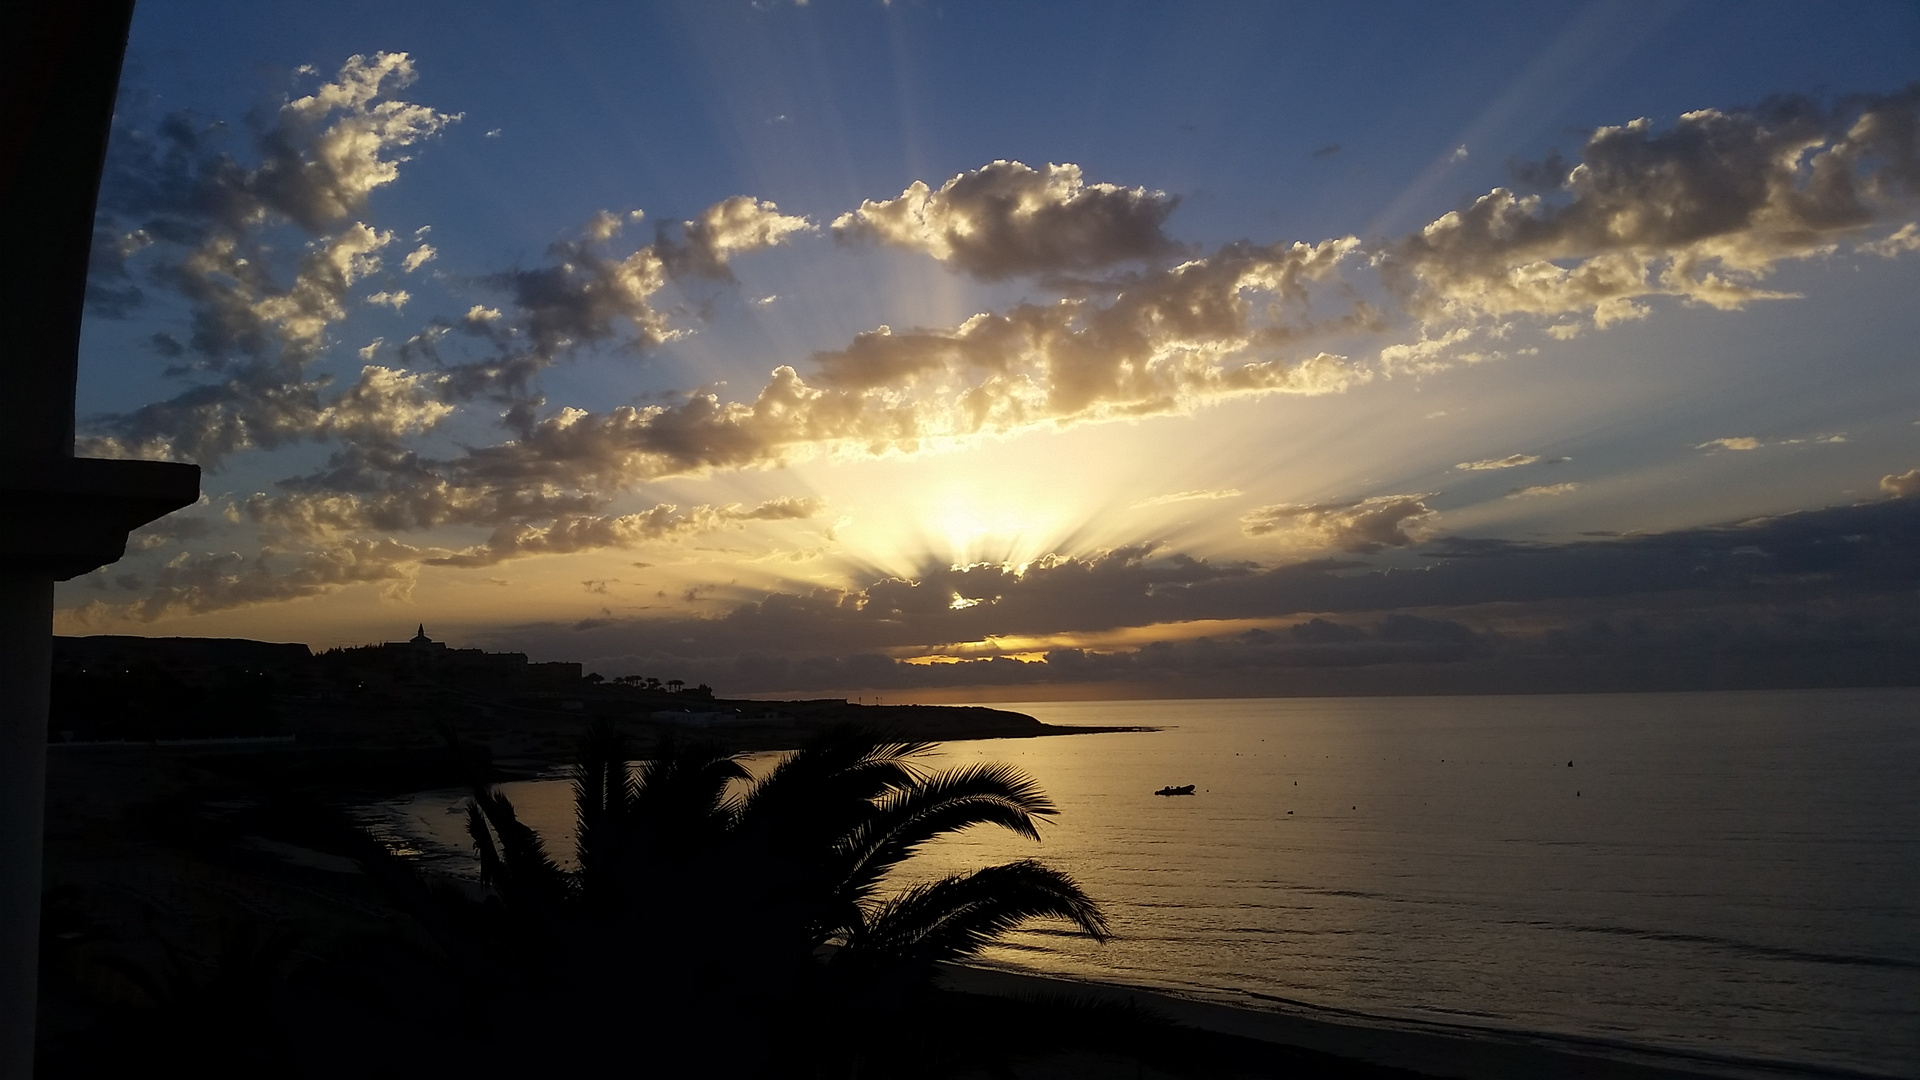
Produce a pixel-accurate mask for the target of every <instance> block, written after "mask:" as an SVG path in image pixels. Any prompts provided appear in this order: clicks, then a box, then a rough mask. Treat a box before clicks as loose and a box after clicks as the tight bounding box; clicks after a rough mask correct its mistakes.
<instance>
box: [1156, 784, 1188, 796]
mask: <svg viewBox="0 0 1920 1080" xmlns="http://www.w3.org/2000/svg"><path fill="white" fill-rule="evenodd" d="M1154 794H1155V795H1191V794H1193V785H1192V784H1184V785H1182V786H1180V787H1173V786H1172V785H1168V786H1167V787H1163V788H1161V789H1160V790H1159V791H1156V792H1154Z"/></svg>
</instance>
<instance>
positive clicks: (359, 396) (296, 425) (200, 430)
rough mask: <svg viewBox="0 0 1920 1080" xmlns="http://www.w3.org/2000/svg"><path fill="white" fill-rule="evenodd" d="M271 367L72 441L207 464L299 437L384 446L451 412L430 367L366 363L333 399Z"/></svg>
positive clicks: (89, 447) (96, 452)
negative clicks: (413, 369)
mask: <svg viewBox="0 0 1920 1080" xmlns="http://www.w3.org/2000/svg"><path fill="white" fill-rule="evenodd" d="M277 374H278V373H277V372H269V373H264V374H263V373H260V372H256V371H243V372H242V373H240V375H239V376H238V377H236V378H233V379H230V380H228V381H227V382H224V383H217V384H211V385H205V386H199V387H195V388H194V389H192V390H189V391H187V392H186V393H183V394H179V395H176V396H175V397H173V398H170V399H168V400H166V401H161V402H156V403H154V404H152V405H146V406H143V407H141V408H139V409H137V410H135V411H133V412H131V413H127V414H125V415H122V416H118V417H114V418H113V422H112V425H111V427H110V429H109V430H110V433H105V434H94V435H86V436H82V437H81V438H80V439H79V440H77V442H76V447H77V449H78V450H79V451H80V452H81V453H83V454H87V455H90V456H94V457H133V458H162V459H164V458H185V459H187V460H190V461H197V462H200V463H202V464H205V465H209V466H211V465H217V464H218V463H219V462H220V461H221V460H222V459H224V458H225V457H227V456H228V455H230V454H233V453H236V452H239V451H242V450H249V449H272V448H275V447H279V446H284V445H288V444H291V443H296V442H300V441H303V440H322V439H334V438H348V439H360V440H366V441H369V442H373V443H379V444H386V445H390V444H392V443H394V442H395V441H397V440H399V439H400V438H402V437H404V436H408V435H414V434H418V433H419V432H422V431H425V430H427V429H429V428H431V427H433V426H434V425H436V424H437V423H439V422H440V421H441V420H443V419H445V418H446V417H447V416H449V415H451V414H452V412H453V406H451V405H448V404H447V403H446V402H445V401H443V400H442V399H441V398H442V392H441V391H442V387H443V385H444V383H445V381H446V378H445V376H443V375H439V374H437V373H436V374H418V373H412V372H407V371H401V370H396V369H393V368H387V367H380V366H377V365H369V366H367V367H364V368H362V369H361V372H360V377H359V379H357V380H356V381H355V382H354V384H353V385H352V386H350V387H348V388H347V390H346V391H345V392H344V393H343V394H341V395H340V396H339V397H337V398H334V399H332V400H324V399H323V397H322V392H323V391H324V390H325V389H326V388H327V387H328V385H329V382H330V380H328V379H326V378H319V379H296V380H283V379H281V378H278V377H276V376H277Z"/></svg>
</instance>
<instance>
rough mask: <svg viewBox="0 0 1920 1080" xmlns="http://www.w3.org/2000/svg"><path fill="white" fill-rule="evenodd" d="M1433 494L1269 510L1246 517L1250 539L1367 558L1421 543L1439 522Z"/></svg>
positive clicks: (1244, 522)
mask: <svg viewBox="0 0 1920 1080" xmlns="http://www.w3.org/2000/svg"><path fill="white" fill-rule="evenodd" d="M1430 497H1431V496H1427V495H1376V496H1373V497H1372V498H1368V499H1362V500H1360V501H1359V502H1351V503H1321V504H1318V505H1312V506H1306V505H1294V504H1285V503H1283V504H1281V505H1277V506H1263V507H1260V508H1259V509H1258V510H1253V511H1250V512H1248V513H1246V514H1243V515H1242V516H1241V518H1240V523H1241V529H1242V531H1244V532H1245V533H1246V534H1247V535H1248V536H1276V537H1278V538H1281V539H1285V540H1289V541H1291V542H1292V543H1294V544H1295V545H1298V546H1301V547H1308V548H1317V549H1321V550H1326V549H1329V548H1331V549H1334V550H1337V551H1351V552H1356V553H1361V554H1365V553H1368V552H1374V551H1379V550H1381V549H1382V548H1390V547H1394V548H1397V547H1410V546H1412V545H1414V544H1417V543H1419V542H1420V540H1421V538H1422V537H1424V536H1425V535H1426V531H1427V529H1428V528H1429V526H1430V525H1431V524H1432V522H1433V518H1434V511H1433V510H1432V509H1430V508H1429V507H1428V506H1427V504H1426V500H1427V499H1428V498H1430Z"/></svg>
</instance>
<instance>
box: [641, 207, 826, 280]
mask: <svg viewBox="0 0 1920 1080" xmlns="http://www.w3.org/2000/svg"><path fill="white" fill-rule="evenodd" d="M812 228H813V224H812V223H811V222H809V221H808V220H807V219H806V218H804V217H794V216H790V215H786V214H782V213H780V208H779V207H777V206H775V205H774V204H773V203H771V202H766V201H763V200H760V199H755V198H752V197H750V196H746V195H736V196H734V197H733V198H731V199H724V200H722V201H720V202H717V203H714V204H713V205H712V206H709V207H707V208H706V210H705V211H703V212H702V213H701V214H700V216H699V217H697V218H695V219H694V220H692V221H687V222H683V223H681V227H680V236H679V238H678V239H676V238H674V237H672V236H671V235H670V234H669V233H668V232H667V231H665V230H662V232H661V233H660V236H659V239H658V240H657V241H656V242H655V243H656V246H657V247H658V249H659V251H660V255H661V259H662V262H663V263H664V265H665V266H666V268H667V272H668V273H669V274H671V275H673V276H675V277H704V278H712V279H714V280H717V281H732V280H733V271H732V269H731V268H730V267H729V265H728V260H729V259H730V258H731V257H733V256H734V255H738V254H741V253H743V252H748V251H757V250H759V249H761V248H769V247H775V246H777V245H779V244H781V243H784V242H785V241H786V239H787V238H788V237H790V236H792V235H794V234H795V233H800V232H807V231H810V230H812Z"/></svg>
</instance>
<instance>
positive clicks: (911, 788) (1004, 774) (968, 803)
mask: <svg viewBox="0 0 1920 1080" xmlns="http://www.w3.org/2000/svg"><path fill="white" fill-rule="evenodd" d="M1057 813H1059V811H1058V810H1057V809H1056V808H1055V807H1054V805H1053V802H1052V801H1051V800H1049V799H1048V798H1047V796H1046V793H1045V792H1043V791H1041V790H1040V785H1039V783H1038V782H1037V781H1035V780H1034V779H1033V778H1032V777H1030V776H1028V775H1027V774H1025V773H1023V772H1021V771H1020V770H1019V769H1016V768H1014V767H1013V766H1011V765H1004V764H980V765H968V766H963V767H961V768H957V769H946V770H942V771H941V772H938V773H935V774H933V775H932V776H927V777H923V778H921V779H919V780H917V781H915V782H914V783H912V784H909V785H906V786H904V787H898V788H895V789H893V790H892V791H889V792H888V793H886V794H885V795H883V796H881V797H880V799H879V800H878V801H877V802H876V803H875V804H874V808H873V812H872V813H871V814H869V815H868V816H867V819H866V820H865V821H863V822H861V823H860V824H859V826H858V827H856V828H855V829H854V830H853V831H852V832H851V833H849V834H847V836H846V837H844V838H843V839H842V840H841V841H840V844H839V854H840V856H841V857H842V858H843V859H844V860H845V866H844V873H845V877H844V878H843V880H842V882H841V883H840V890H841V892H842V894H843V895H845V896H847V897H848V898H850V899H855V900H865V899H867V898H868V897H870V896H871V894H872V892H873V890H874V889H875V888H877V887H878V885H879V882H880V880H881V879H882V878H883V877H884V876H885V875H886V873H887V871H889V870H891V869H892V868H893V867H895V866H897V865H899V864H900V863H902V862H904V861H906V860H907V859H909V858H911V857H913V855H914V854H915V853H916V852H918V851H919V850H920V848H921V847H922V846H924V845H925V844H927V843H928V842H930V841H932V840H934V839H937V838H938V837H941V836H944V835H946V834H948V833H953V832H959V831H961V830H963V829H969V828H972V827H973V826H975V825H998V826H1000V827H1001V828H1004V829H1007V830H1009V831H1012V832H1014V833H1017V834H1019V835H1021V836H1024V837H1026V838H1027V839H1029V840H1036V841H1037V840H1039V839H1040V830H1039V829H1038V827H1037V823H1036V822H1035V820H1034V819H1035V818H1036V817H1051V816H1053V815H1054V814H1057Z"/></svg>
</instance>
